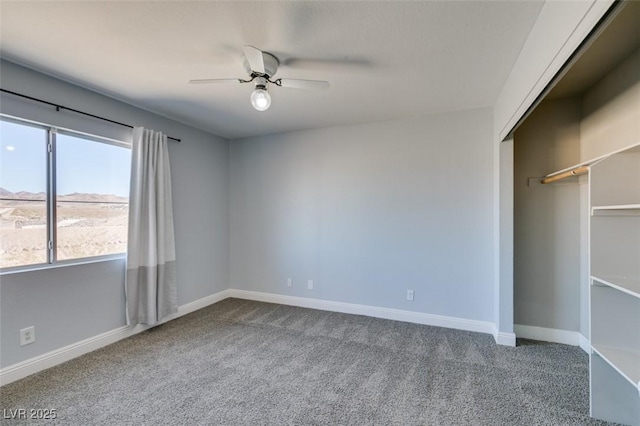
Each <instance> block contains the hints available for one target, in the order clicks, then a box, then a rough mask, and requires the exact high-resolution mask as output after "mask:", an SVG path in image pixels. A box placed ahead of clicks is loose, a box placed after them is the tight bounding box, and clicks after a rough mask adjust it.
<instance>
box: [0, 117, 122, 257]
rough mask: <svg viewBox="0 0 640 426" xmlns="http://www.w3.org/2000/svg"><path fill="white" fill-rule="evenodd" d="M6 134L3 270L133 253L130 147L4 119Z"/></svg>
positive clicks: (1, 162) (1, 192)
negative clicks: (129, 244) (130, 239)
mask: <svg viewBox="0 0 640 426" xmlns="http://www.w3.org/2000/svg"><path fill="white" fill-rule="evenodd" d="M0 136H1V140H2V142H1V149H2V151H1V157H0V241H1V243H0V268H14V267H21V266H28V265H37V264H43V263H56V262H58V261H69V260H74V259H84V258H89V257H95V256H103V255H113V254H118V253H124V252H125V251H126V248H127V222H128V211H129V200H128V196H129V173H130V172H129V170H130V162H131V150H130V148H129V147H128V146H127V145H126V144H125V143H122V142H117V141H111V140H106V139H102V138H98V137H93V136H88V135H85V134H80V133H76V132H72V131H56V130H55V129H54V128H51V127H47V126H36V125H32V124H25V123H22V122H17V121H13V120H11V121H9V120H4V119H3V120H0ZM54 224H55V225H54Z"/></svg>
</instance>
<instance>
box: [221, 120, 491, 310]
mask: <svg viewBox="0 0 640 426" xmlns="http://www.w3.org/2000/svg"><path fill="white" fill-rule="evenodd" d="M491 123H492V112H491V110H490V109H479V110H472V111H464V112H455V113H449V114H441V115H433V116H428V117H423V118H415V119H407V120H399V121H388V122H380V123H373V124H364V125H357V126H346V127H337V128H326V129H318V130H310V131H300V132H292V133H286V134H278V135H272V136H266V137H259V138H250V139H244V140H235V141H233V143H232V144H231V155H230V158H231V246H230V252H231V269H230V274H231V275H230V276H231V281H230V282H231V287H233V288H238V289H247V290H254V291H262V292H269V293H277V294H285V295H295V296H302V297H310V298H319V299H325V300H332V301H341V302H349V303H357V304H363V305H371V306H378V307H388V308H398V309H406V310H411V311H417V312H424V313H430V314H439V315H447V316H453V317H460V318H467V319H474V320H482V321H493V257H492V256H493V222H492V220H493V215H492V207H493V204H492V203H493V193H492V179H493V172H492V169H493V167H494V164H493V162H492V151H493V150H492V146H491V138H492V130H493V129H492V124H491ZM287 278H292V279H293V287H291V288H289V287H287V285H286V280H287ZM308 279H313V280H315V284H316V289H315V290H313V291H310V290H307V289H306V280H308ZM407 289H413V290H415V301H413V302H409V301H407V300H406V298H405V296H406V290H407Z"/></svg>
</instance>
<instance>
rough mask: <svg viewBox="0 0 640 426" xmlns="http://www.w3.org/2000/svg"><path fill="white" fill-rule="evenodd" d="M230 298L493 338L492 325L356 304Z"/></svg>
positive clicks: (238, 294)
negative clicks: (480, 334) (469, 332)
mask: <svg viewBox="0 0 640 426" xmlns="http://www.w3.org/2000/svg"><path fill="white" fill-rule="evenodd" d="M230 297H235V298H238V299H247V300H256V301H260V302H269V303H278V304H280V305H289V306H299V307H302V308H312V309H320V310H322V311H331V312H341V313H345V314H355V315H366V316H369V317H375V318H384V319H390V320H395V321H404V322H411V323H415V324H424V325H433V326H436V327H445V328H454V329H457V330H466V331H476V332H479V333H488V334H493V330H494V324H493V323H492V322H485V321H477V320H469V319H464V318H456V317H448V316H442V315H433V314H425V313H421V312H413V311H404V310H400V309H391V308H380V307H377V306H368V305H357V304H354V303H345V302H333V301H330V300H321V299H309V298H306V297H296V296H286V295H282V294H273V293H261V292H257V291H248V290H233V289H232V290H230Z"/></svg>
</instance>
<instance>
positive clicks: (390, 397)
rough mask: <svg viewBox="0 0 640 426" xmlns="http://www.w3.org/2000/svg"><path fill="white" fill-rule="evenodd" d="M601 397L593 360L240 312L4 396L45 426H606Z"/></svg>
mask: <svg viewBox="0 0 640 426" xmlns="http://www.w3.org/2000/svg"><path fill="white" fill-rule="evenodd" d="M588 395H589V393H588V358H587V355H586V354H585V353H584V352H582V351H581V350H580V349H579V348H575V347H571V346H566V345H559V344H550V343H540V342H533V341H526V340H521V341H519V342H518V347H516V348H509V347H503V346H497V345H496V344H495V343H494V341H493V338H492V337H491V336H489V335H485V334H479V333H472V332H465V331H457V330H448V329H443V328H437V327H428V326H423V325H416V324H409V323H403V322H396V321H388V320H381V319H375V318H369V317H364V316H357V315H346V314H339V313H330V312H324V311H317V310H312V309H304V308H295V307H288V306H282V305H274V304H268V303H260V302H252V301H245V300H238V299H227V300H224V301H222V302H220V303H217V304H215V305H212V306H210V307H208V308H205V309H202V310H200V311H198V312H194V313H192V314H190V315H187V316H185V317H182V318H179V319H177V320H174V321H171V322H169V323H167V324H165V325H162V326H159V327H156V328H155V329H152V330H150V331H147V332H144V333H141V334H139V335H136V336H133V337H131V338H129V339H126V340H122V341H120V342H117V343H115V344H113V345H110V346H108V347H105V348H103V349H100V350H98V351H95V352H92V353H90V354H87V355H84V356H82V357H80V358H77V359H75V360H72V361H69V362H67V363H65V364H62V365H60V366H57V367H54V368H51V369H49V370H47V371H43V372H41V373H38V374H36V375H33V376H30V377H27V378H25V379H23V380H20V381H17V382H14V383H12V384H9V385H7V386H4V387H2V388H0V400H1V403H0V405H1V407H0V412H2V410H1V409H5V410H7V412H8V410H9V409H12V410H15V409H17V408H26V409H27V410H29V409H31V408H33V409H51V408H55V409H56V410H57V419H56V420H53V421H51V420H49V421H43V422H41V423H42V424H63V425H94V424H100V425H111V424H113V425H174V424H175V425H187V424H188V425H248V424H250V425H284V424H295V425H302V424H305V425H306V424H313V425H320V424H340V425H373V424H376V425H418V424H420V425H458V424H468V425H506V424H512V425H525V424H526V425H531V424H540V425H585V424H601V423H599V422H596V421H594V420H592V419H590V418H589V402H588ZM1 422H2V423H3V424H20V423H21V422H20V421H15V420H11V421H9V420H6V419H3V420H1ZM30 422H31V423H34V422H33V421H30Z"/></svg>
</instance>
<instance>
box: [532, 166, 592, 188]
mask: <svg viewBox="0 0 640 426" xmlns="http://www.w3.org/2000/svg"><path fill="white" fill-rule="evenodd" d="M585 173H589V167H588V166H580V167H576V168H575V169H571V170H567V171H566V172H564V173H560V174H557V175H555V176H551V177H548V178H544V179H542V183H543V184H547V183H552V182H556V181H559V180H562V179H566V178H568V177H571V176H580V175H583V174H585Z"/></svg>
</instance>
